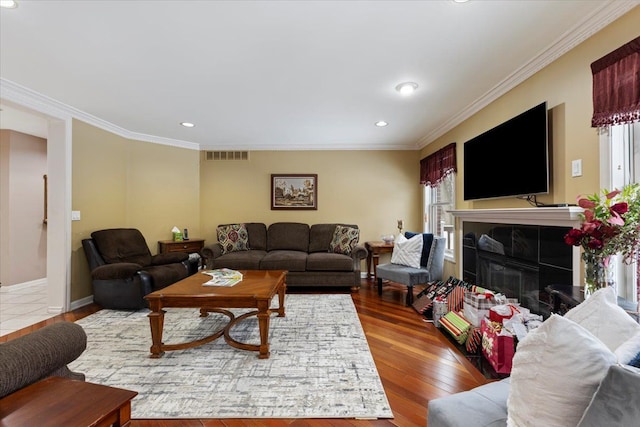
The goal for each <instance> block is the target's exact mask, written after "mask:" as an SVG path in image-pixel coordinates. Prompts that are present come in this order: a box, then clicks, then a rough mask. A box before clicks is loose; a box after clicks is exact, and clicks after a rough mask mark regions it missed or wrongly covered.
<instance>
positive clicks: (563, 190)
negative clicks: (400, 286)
mask: <svg viewBox="0 0 640 427" xmlns="http://www.w3.org/2000/svg"><path fill="white" fill-rule="evenodd" d="M638 22H640V7H636V8H634V9H633V10H632V11H630V12H629V13H627V14H626V15H624V16H623V17H621V18H620V19H618V20H617V21H615V22H614V23H612V24H611V25H609V26H608V27H606V28H605V29H603V30H602V31H600V32H599V33H597V34H596V35H594V36H592V37H591V38H589V39H587V40H586V41H584V42H583V43H581V44H580V45H579V46H577V47H576V48H574V49H572V50H571V51H569V52H568V53H566V54H565V55H563V56H562V57H560V58H559V59H558V60H556V61H555V62H553V63H552V64H550V65H549V66H547V67H545V68H544V69H542V70H541V71H539V72H538V73H536V74H535V75H534V76H532V77H531V78H529V79H528V80H526V81H525V82H523V83H522V84H520V85H518V86H517V87H516V88H514V89H513V90H511V91H509V92H508V93H506V94H505V95H503V96H502V97H501V98H499V99H498V100H496V101H495V102H493V103H491V104H490V105H488V106H487V107H485V108H484V109H483V110H481V111H479V112H478V113H476V114H475V115H473V116H472V117H470V118H469V119H467V120H466V121H464V122H463V123H461V124H460V125H459V126H457V127H455V128H454V129H452V130H451V131H449V132H447V133H446V134H445V135H443V136H442V137H440V138H438V139H437V140H436V141H434V142H433V143H431V144H429V145H428V146H426V147H425V148H423V149H422V150H421V155H420V157H424V156H427V155H429V154H431V153H433V152H434V151H436V150H438V149H440V148H442V147H444V146H445V145H447V144H449V143H451V142H454V141H455V142H457V157H458V175H457V181H456V182H457V188H456V209H486V208H505V207H507V208H526V207H531V206H530V205H529V204H528V203H527V202H525V201H523V200H519V199H516V198H505V199H495V200H482V201H474V202H465V201H463V186H462V183H463V177H464V162H463V144H464V142H466V141H468V140H469V139H471V138H473V137H475V136H477V135H479V134H480V133H482V132H484V131H486V130H488V129H490V128H492V127H494V126H496V125H498V124H500V123H502V122H504V121H505V120H508V119H509V118H511V117H513V116H515V115H517V114H519V113H521V112H523V111H525V110H527V109H529V108H531V107H533V106H534V105H537V104H539V103H540V102H543V101H547V107H548V108H549V109H551V112H552V119H551V122H550V124H551V126H552V129H553V134H552V138H551V139H552V144H553V149H552V153H551V156H552V158H553V172H552V175H553V176H552V186H551V192H550V194H548V195H544V196H539V197H538V200H539V201H541V202H544V203H575V201H576V197H577V196H578V195H580V194H592V193H594V192H597V191H598V190H599V182H600V175H599V174H600V168H599V162H600V159H599V151H598V150H599V146H598V133H597V131H596V130H595V129H593V128H591V115H592V113H593V103H592V98H591V84H592V75H591V68H590V65H591V63H592V62H593V61H595V60H597V59H599V58H601V57H602V56H604V55H606V54H607V53H609V52H611V51H612V50H614V49H616V48H618V47H620V46H621V45H623V44H625V43H627V42H629V41H630V40H632V39H634V38H636V37H638ZM576 159H582V173H583V175H582V176H581V177H575V178H573V177H571V161H572V160H576ZM505 179H508V177H505ZM450 267H451V266H448V267H447V268H450Z"/></svg>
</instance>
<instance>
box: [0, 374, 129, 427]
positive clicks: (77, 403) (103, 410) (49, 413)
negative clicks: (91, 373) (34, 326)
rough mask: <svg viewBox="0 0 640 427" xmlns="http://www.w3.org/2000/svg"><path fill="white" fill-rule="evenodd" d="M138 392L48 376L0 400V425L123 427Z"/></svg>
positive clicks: (9, 426)
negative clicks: (132, 400)
mask: <svg viewBox="0 0 640 427" xmlns="http://www.w3.org/2000/svg"><path fill="white" fill-rule="evenodd" d="M137 394H138V392H136V391H131V390H125V389H122V388H115V387H109V386H105V385H100V384H94V383H89V382H85V381H78V380H71V379H68V378H61V377H49V378H46V379H44V380H42V381H38V382H37V383H34V384H31V385H30V386H27V387H25V388H23V389H20V390H18V391H16V392H14V393H12V394H10V395H8V396H5V397H3V398H2V399H0V425H1V426H2V427H31V426H38V427H59V426H65V427H87V426H95V427H111V426H114V427H127V426H129V425H130V421H131V399H133V398H134V397H135V396H136V395H137Z"/></svg>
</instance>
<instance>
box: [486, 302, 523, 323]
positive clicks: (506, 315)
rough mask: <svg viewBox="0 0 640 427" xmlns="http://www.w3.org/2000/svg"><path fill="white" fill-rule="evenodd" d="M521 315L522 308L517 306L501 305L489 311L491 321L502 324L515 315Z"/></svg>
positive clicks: (510, 304)
mask: <svg viewBox="0 0 640 427" xmlns="http://www.w3.org/2000/svg"><path fill="white" fill-rule="evenodd" d="M517 313H520V307H518V306H517V305H515V304H512V303H509V304H500V305H496V306H494V307H491V308H490V309H489V320H492V321H494V322H498V323H502V321H503V320H505V319H511V318H512V317H513V316H514V315H515V314H517Z"/></svg>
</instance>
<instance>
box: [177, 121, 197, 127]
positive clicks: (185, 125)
mask: <svg viewBox="0 0 640 427" xmlns="http://www.w3.org/2000/svg"><path fill="white" fill-rule="evenodd" d="M180 124H181V125H182V126H184V127H186V128H192V127H195V125H194V124H193V123H189V122H182V123H180Z"/></svg>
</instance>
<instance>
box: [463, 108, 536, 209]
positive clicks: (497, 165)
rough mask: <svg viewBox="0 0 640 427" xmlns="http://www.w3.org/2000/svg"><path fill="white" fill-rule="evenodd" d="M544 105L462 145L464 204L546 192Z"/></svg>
mask: <svg viewBox="0 0 640 427" xmlns="http://www.w3.org/2000/svg"><path fill="white" fill-rule="evenodd" d="M547 127H548V124H547V103H546V102H543V103H542V104H539V105H536V106H535V107H533V108H531V109H529V110H527V111H525V112H524V113H522V114H519V115H517V116H516V117H513V118H512V119H509V120H507V121H506V122H504V123H502V124H500V125H498V126H496V127H494V128H493V129H490V130H488V131H486V132H484V133H483V134H481V135H478V136H476V137H475V138H473V139H470V140H469V141H467V142H465V144H464V169H463V170H464V200H480V199H492V198H498V197H518V196H529V195H537V194H546V193H548V192H549V143H548V130H547Z"/></svg>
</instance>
